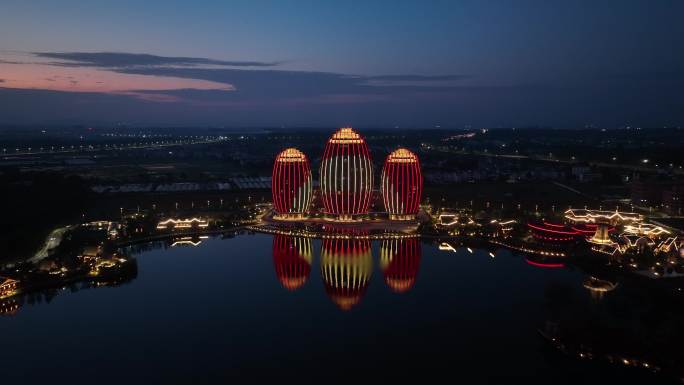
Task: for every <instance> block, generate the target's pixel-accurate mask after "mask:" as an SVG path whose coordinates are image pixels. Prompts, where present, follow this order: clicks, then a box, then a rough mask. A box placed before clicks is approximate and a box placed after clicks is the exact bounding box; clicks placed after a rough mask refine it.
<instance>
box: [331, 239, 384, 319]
mask: <svg viewBox="0 0 684 385" xmlns="http://www.w3.org/2000/svg"><path fill="white" fill-rule="evenodd" d="M343 236H344V235H343V234H340V237H343ZM372 272H373V257H372V255H371V242H370V240H368V239H359V238H351V239H346V238H326V239H323V244H322V246H321V275H322V276H323V282H324V284H325V290H326V292H327V293H328V296H330V299H332V301H333V302H334V303H335V304H336V305H337V306H339V308H340V309H342V310H345V311H346V310H350V309H351V308H352V307H354V306H355V305H357V304H358V303H359V302H361V298H362V297H363V295H364V294H365V293H366V288H367V287H368V283H369V281H370V277H371V274H372Z"/></svg>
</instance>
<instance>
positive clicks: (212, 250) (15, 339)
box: [0, 234, 652, 384]
mask: <svg viewBox="0 0 684 385" xmlns="http://www.w3.org/2000/svg"><path fill="white" fill-rule="evenodd" d="M454 249H455V252H454V251H444V250H440V249H439V248H438V246H437V245H436V244H431V243H424V242H423V243H421V242H420V241H419V240H418V239H409V240H392V241H368V240H323V241H321V240H310V239H303V238H290V237H286V236H282V235H276V236H272V235H264V234H253V235H248V234H244V235H238V236H236V237H234V238H226V239H221V238H220V237H215V238H208V239H203V240H202V242H201V244H198V245H197V246H192V245H187V246H183V247H180V246H179V247H162V248H155V247H147V248H144V247H143V248H140V247H137V248H135V249H129V251H131V250H135V251H133V252H134V253H135V255H134V257H135V258H136V261H137V276H136V277H135V279H133V280H131V281H130V282H127V283H125V284H122V285H120V286H115V287H100V288H96V289H89V290H78V291H76V292H70V291H69V290H64V291H63V292H61V293H60V294H58V295H56V296H55V297H54V298H52V299H51V300H50V302H49V303H45V302H41V303H35V304H33V305H30V304H27V305H24V306H23V307H22V308H21V309H20V310H19V311H18V312H17V313H16V315H15V316H13V317H0V330H2V336H3V338H2V340H1V342H0V362H2V366H3V368H4V370H3V378H4V381H6V382H7V383H45V382H48V383H71V384H91V383H98V384H103V383H104V384H115V383H124V382H133V383H142V382H148V383H165V384H169V383H179V384H190V383H222V382H228V381H235V382H237V383H250V382H254V383H256V382H264V381H278V382H286V383H291V382H307V383H308V382H318V383H328V382H352V381H353V382H355V383H357V382H364V381H367V380H368V381H370V380H373V381H393V382H420V381H428V380H430V379H434V380H435V381H439V382H447V383H452V382H459V381H461V382H463V381H465V382H466V383H487V382H500V383H507V382H515V383H519V382H526V383H544V384H546V383H554V384H557V383H577V382H578V381H581V382H586V381H590V380H591V382H592V383H599V382H603V383H614V382H615V383H617V382H624V381H626V380H628V379H632V380H633V379H634V378H639V377H640V376H642V375H643V376H644V378H646V379H651V378H652V377H650V376H652V375H651V374H650V373H647V372H645V373H642V371H637V370H627V369H622V368H616V367H615V366H611V365H604V364H599V363H598V362H593V361H586V360H578V359H575V358H572V357H568V356H567V355H564V354H562V353H561V352H560V351H558V350H557V349H555V348H553V347H552V346H551V345H550V344H549V342H548V341H547V340H545V339H544V338H543V337H542V336H541V335H540V333H539V331H540V330H548V329H549V325H551V326H552V327H553V325H555V321H554V320H555V318H558V317H562V315H559V314H562V313H563V311H565V310H563V309H566V310H567V309H568V307H567V306H563V305H562V303H566V302H568V303H572V304H573V305H572V308H583V309H590V310H589V311H593V310H591V309H600V308H601V307H602V306H605V305H604V302H605V298H604V299H601V298H600V296H597V295H596V294H592V292H591V291H589V290H587V289H586V288H585V287H584V286H583V283H584V282H585V280H586V278H587V276H586V274H584V273H582V272H580V271H578V270H576V269H573V268H571V267H565V266H561V265H557V264H549V265H547V266H545V265H543V264H541V265H540V264H536V263H532V262H530V261H527V260H526V259H525V257H524V256H522V255H517V254H512V253H511V252H509V251H505V250H496V251H495V252H493V253H492V255H490V250H479V249H471V250H470V251H469V250H468V248H465V247H456V246H454ZM618 290H619V287H618V289H616V290H615V291H618ZM611 295H614V293H612V292H608V293H606V294H605V296H606V297H608V296H611ZM559 298H560V299H559ZM568 298H569V299H568ZM563 301H565V302H563ZM559 302H560V303H561V305H558V304H557V303H559ZM559 309H560V310H559ZM550 321H554V322H551V323H549V322H550ZM416 376H417V377H416ZM438 379H439V380H438Z"/></svg>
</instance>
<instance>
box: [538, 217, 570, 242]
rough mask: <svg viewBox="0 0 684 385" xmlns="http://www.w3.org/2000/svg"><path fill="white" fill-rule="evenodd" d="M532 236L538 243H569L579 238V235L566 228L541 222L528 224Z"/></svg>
mask: <svg viewBox="0 0 684 385" xmlns="http://www.w3.org/2000/svg"><path fill="white" fill-rule="evenodd" d="M527 227H529V228H530V231H531V232H532V236H533V237H534V238H536V239H537V240H539V241H546V242H570V241H574V240H576V239H577V237H579V236H581V233H580V232H578V231H577V230H575V229H572V228H569V227H568V226H565V225H561V224H556V223H549V222H542V223H528V224H527Z"/></svg>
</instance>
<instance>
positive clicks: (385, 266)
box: [380, 238, 421, 293]
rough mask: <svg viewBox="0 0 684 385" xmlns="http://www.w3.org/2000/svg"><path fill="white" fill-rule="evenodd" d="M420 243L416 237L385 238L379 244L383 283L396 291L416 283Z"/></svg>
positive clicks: (407, 288)
mask: <svg viewBox="0 0 684 385" xmlns="http://www.w3.org/2000/svg"><path fill="white" fill-rule="evenodd" d="M420 256H421V245H420V240H419V239H418V238H408V239H385V240H383V241H382V244H381V245H380V265H381V267H382V270H383V274H384V276H385V283H386V284H387V286H388V287H389V288H390V289H392V291H394V292H396V293H405V292H407V291H409V290H410V289H411V288H412V287H413V285H414V284H415V283H416V277H417V276H418V267H419V266H420Z"/></svg>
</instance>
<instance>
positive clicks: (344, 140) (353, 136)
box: [330, 127, 364, 144]
mask: <svg viewBox="0 0 684 385" xmlns="http://www.w3.org/2000/svg"><path fill="white" fill-rule="evenodd" d="M363 142H364V140H363V138H362V137H361V135H359V134H357V133H356V131H354V129H353V128H351V127H343V128H340V129H339V130H338V131H337V132H336V133H334V134H333V136H332V137H331V138H330V143H341V144H352V143H363Z"/></svg>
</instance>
